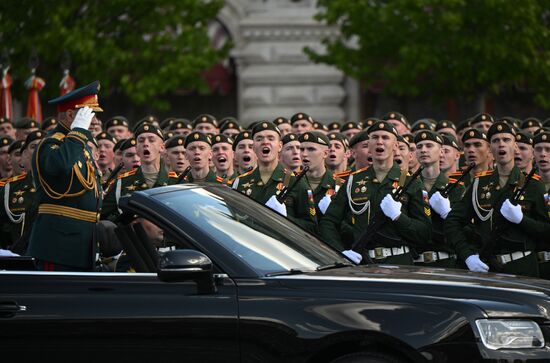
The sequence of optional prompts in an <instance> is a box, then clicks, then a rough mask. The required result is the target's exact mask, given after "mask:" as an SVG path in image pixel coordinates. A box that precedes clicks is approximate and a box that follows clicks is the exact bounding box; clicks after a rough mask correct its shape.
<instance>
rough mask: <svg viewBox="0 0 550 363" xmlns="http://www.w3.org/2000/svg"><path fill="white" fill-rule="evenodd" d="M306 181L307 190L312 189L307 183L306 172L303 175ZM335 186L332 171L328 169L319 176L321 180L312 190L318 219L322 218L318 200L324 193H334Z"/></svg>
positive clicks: (329, 194)
mask: <svg viewBox="0 0 550 363" xmlns="http://www.w3.org/2000/svg"><path fill="white" fill-rule="evenodd" d="M304 179H305V180H306V182H307V183H308V187H309V190H312V188H311V186H310V185H309V181H308V179H307V174H306V176H305V177H304ZM335 186H336V182H335V180H334V176H333V174H332V171H330V170H328V169H327V171H326V173H325V174H324V175H323V177H322V178H321V182H320V183H319V185H317V188H315V190H313V200H314V201H315V211H316V215H317V219H318V220H319V221H320V220H321V218H323V213H321V210H320V209H319V202H320V201H321V199H323V198H324V197H325V196H326V195H328V196H329V197H331V196H333V195H334V194H335V192H334V187H335Z"/></svg>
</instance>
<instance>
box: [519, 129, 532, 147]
mask: <svg viewBox="0 0 550 363" xmlns="http://www.w3.org/2000/svg"><path fill="white" fill-rule="evenodd" d="M516 142H517V143H520V144H527V145H533V136H532V135H531V134H530V133H528V132H527V131H524V130H519V131H517V133H516Z"/></svg>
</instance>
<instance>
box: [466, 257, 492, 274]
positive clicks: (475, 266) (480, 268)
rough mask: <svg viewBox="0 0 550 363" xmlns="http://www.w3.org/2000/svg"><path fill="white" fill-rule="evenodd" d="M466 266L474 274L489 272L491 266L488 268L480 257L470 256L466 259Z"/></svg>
mask: <svg viewBox="0 0 550 363" xmlns="http://www.w3.org/2000/svg"><path fill="white" fill-rule="evenodd" d="M466 265H467V266H468V268H469V269H470V271H474V272H487V271H489V266H487V265H486V264H485V263H483V261H481V260H480V259H479V255H470V256H468V258H467V259H466Z"/></svg>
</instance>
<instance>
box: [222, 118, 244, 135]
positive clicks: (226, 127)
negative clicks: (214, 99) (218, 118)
mask: <svg viewBox="0 0 550 363" xmlns="http://www.w3.org/2000/svg"><path fill="white" fill-rule="evenodd" d="M222 122H223V126H220V134H222V135H225V136H227V137H230V138H232V139H233V140H235V137H237V135H238V134H239V133H240V132H241V131H242V130H241V127H240V126H239V124H238V123H237V120H236V119H235V118H234V117H226V118H224V119H223V120H222Z"/></svg>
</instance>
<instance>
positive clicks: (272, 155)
mask: <svg viewBox="0 0 550 363" xmlns="http://www.w3.org/2000/svg"><path fill="white" fill-rule="evenodd" d="M252 137H253V140H254V152H255V153H256V156H257V159H258V166H257V167H256V168H255V169H253V170H251V171H249V172H246V173H244V174H241V175H239V176H238V177H237V179H235V181H234V182H233V186H232V187H233V189H236V190H238V191H240V192H241V193H244V194H246V195H248V196H249V197H251V198H252V199H254V200H256V201H258V202H259V203H262V204H265V205H266V206H268V207H270V208H271V209H273V210H275V211H277V212H279V213H280V214H282V215H284V216H286V217H288V218H289V219H290V220H292V221H293V222H295V223H296V224H298V225H299V226H301V227H302V228H304V229H306V230H308V231H309V232H311V233H316V232H317V218H316V210H315V204H314V201H313V195H312V194H311V192H310V191H309V192H308V188H307V184H306V182H305V181H304V180H303V179H302V180H300V182H299V184H298V185H297V186H296V187H295V188H294V189H293V190H292V191H291V192H290V193H289V195H288V198H286V200H285V201H284V203H279V202H278V201H277V199H276V195H277V194H278V193H279V192H280V191H281V190H282V189H284V188H285V187H289V186H290V185H291V184H293V183H294V180H295V175H294V173H292V171H290V170H288V169H286V168H284V167H283V165H282V164H281V163H279V161H278V153H279V152H280V151H281V148H282V145H281V144H282V143H281V135H280V133H279V129H278V128H277V126H275V124H273V123H271V122H268V121H264V122H259V123H258V124H257V125H256V126H255V127H254V129H253V130H252Z"/></svg>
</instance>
